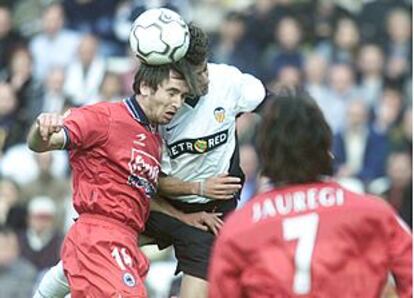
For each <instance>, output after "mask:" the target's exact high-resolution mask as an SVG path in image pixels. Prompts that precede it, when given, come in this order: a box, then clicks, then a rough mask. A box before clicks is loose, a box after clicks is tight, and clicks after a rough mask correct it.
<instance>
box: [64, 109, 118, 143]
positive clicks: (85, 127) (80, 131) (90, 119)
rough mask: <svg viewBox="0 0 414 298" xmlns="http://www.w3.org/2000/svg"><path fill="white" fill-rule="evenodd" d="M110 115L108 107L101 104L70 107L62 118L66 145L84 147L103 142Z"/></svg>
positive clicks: (105, 137)
mask: <svg viewBox="0 0 414 298" xmlns="http://www.w3.org/2000/svg"><path fill="white" fill-rule="evenodd" d="M110 116H111V114H110V111H109V109H108V107H107V106H104V105H102V104H96V105H90V106H85V107H81V108H74V109H71V110H70V113H68V115H67V116H66V118H65V120H64V126H65V133H66V136H67V138H68V139H67V141H66V147H67V148H69V149H74V148H76V149H86V148H90V147H93V146H96V145H99V144H103V143H105V141H106V140H107V138H108V131H109V123H110Z"/></svg>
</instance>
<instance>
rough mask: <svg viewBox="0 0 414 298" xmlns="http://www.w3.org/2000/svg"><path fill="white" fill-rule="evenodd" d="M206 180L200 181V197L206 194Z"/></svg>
mask: <svg viewBox="0 0 414 298" xmlns="http://www.w3.org/2000/svg"><path fill="white" fill-rule="evenodd" d="M204 191H205V190H204V180H201V181H200V182H198V195H199V196H200V197H202V196H204Z"/></svg>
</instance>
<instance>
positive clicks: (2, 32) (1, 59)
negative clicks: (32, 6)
mask: <svg viewBox="0 0 414 298" xmlns="http://www.w3.org/2000/svg"><path fill="white" fill-rule="evenodd" d="M24 42H25V41H24V39H23V38H22V37H21V35H20V34H19V33H18V32H16V31H14V30H13V28H12V23H11V15H10V10H9V9H8V8H7V7H5V6H0V72H2V71H4V70H5V68H6V66H7V62H8V60H9V58H10V55H11V53H12V51H13V49H15V48H16V47H18V46H21V45H23V44H24Z"/></svg>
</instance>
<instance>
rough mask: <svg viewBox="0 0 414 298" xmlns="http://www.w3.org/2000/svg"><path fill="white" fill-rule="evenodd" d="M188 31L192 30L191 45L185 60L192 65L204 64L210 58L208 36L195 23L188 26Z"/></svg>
mask: <svg viewBox="0 0 414 298" xmlns="http://www.w3.org/2000/svg"><path fill="white" fill-rule="evenodd" d="M188 29H189V30H190V45H189V47H188V50H187V54H185V59H186V60H187V61H188V62H190V63H191V64H192V65H200V64H203V63H204V62H205V61H206V60H207V57H208V36H207V34H206V33H205V32H204V30H203V29H201V28H200V27H198V26H197V25H196V24H194V23H190V24H188Z"/></svg>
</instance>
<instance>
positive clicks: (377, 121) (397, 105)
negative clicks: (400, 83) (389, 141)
mask: <svg viewBox="0 0 414 298" xmlns="http://www.w3.org/2000/svg"><path fill="white" fill-rule="evenodd" d="M403 108H404V106H403V99H402V94H401V92H400V91H399V90H398V89H395V88H392V87H385V89H384V91H383V92H382V95H381V96H380V97H379V100H378V102H377V103H376V105H375V107H374V127H375V129H376V130H377V131H378V132H381V133H386V134H388V133H389V132H390V130H392V129H393V128H394V127H396V126H398V124H399V122H400V120H401V118H402V113H403Z"/></svg>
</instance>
